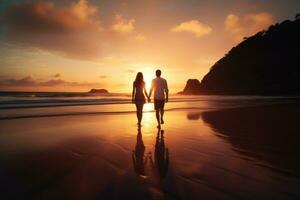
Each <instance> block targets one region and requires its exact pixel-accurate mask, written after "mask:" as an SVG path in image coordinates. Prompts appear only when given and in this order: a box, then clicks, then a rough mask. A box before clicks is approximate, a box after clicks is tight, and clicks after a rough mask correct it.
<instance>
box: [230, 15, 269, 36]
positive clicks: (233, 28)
mask: <svg viewBox="0 0 300 200" xmlns="http://www.w3.org/2000/svg"><path fill="white" fill-rule="evenodd" d="M272 23H274V19H273V16H272V15H271V14H270V13H267V12H262V13H256V14H248V15H245V16H243V17H239V16H237V15H234V14H229V15H227V17H226V20H225V30H226V31H227V32H228V33H229V34H230V36H231V37H232V38H233V39H234V40H237V41H240V40H242V39H243V38H244V37H247V36H250V35H253V34H255V33H256V32H258V31H262V30H264V29H266V28H267V27H268V26H270V25H271V24H272Z"/></svg>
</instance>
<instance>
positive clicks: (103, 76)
mask: <svg viewBox="0 0 300 200" xmlns="http://www.w3.org/2000/svg"><path fill="white" fill-rule="evenodd" d="M107 77H108V76H105V75H101V76H99V78H100V79H106V78H107Z"/></svg>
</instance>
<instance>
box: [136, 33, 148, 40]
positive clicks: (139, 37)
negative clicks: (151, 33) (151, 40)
mask: <svg viewBox="0 0 300 200" xmlns="http://www.w3.org/2000/svg"><path fill="white" fill-rule="evenodd" d="M134 39H135V40H137V41H146V40H147V39H148V38H147V37H146V36H145V35H143V34H137V35H136V36H135V37H134Z"/></svg>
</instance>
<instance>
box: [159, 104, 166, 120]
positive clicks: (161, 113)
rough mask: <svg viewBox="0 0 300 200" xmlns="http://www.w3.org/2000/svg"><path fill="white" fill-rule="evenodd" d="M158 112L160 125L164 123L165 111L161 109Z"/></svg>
mask: <svg viewBox="0 0 300 200" xmlns="http://www.w3.org/2000/svg"><path fill="white" fill-rule="evenodd" d="M159 111H160V123H161V124H164V123H165V122H164V112H165V110H164V108H163V107H162V108H160V109H159Z"/></svg>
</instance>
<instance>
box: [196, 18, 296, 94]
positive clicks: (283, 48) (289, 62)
mask: <svg viewBox="0 0 300 200" xmlns="http://www.w3.org/2000/svg"><path fill="white" fill-rule="evenodd" d="M299 49H300V19H299V17H297V18H296V20H295V21H289V20H286V21H284V22H282V23H280V24H278V23H277V24H275V25H272V26H270V27H269V29H268V30H267V31H262V32H258V33H257V34H255V35H253V36H251V37H248V38H245V40H244V41H242V42H241V43H240V44H239V45H237V46H236V47H234V48H232V49H231V50H230V51H229V52H228V53H227V54H226V55H225V56H224V57H223V58H221V59H220V60H219V61H218V62H216V63H215V64H214V65H213V66H212V67H211V70H210V71H209V72H208V73H207V74H206V75H205V76H204V78H203V79H202V81H201V83H200V87H199V90H198V91H195V92H194V93H193V94H220V95H299V94H300V53H299V52H300V51H299Z"/></svg>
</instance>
